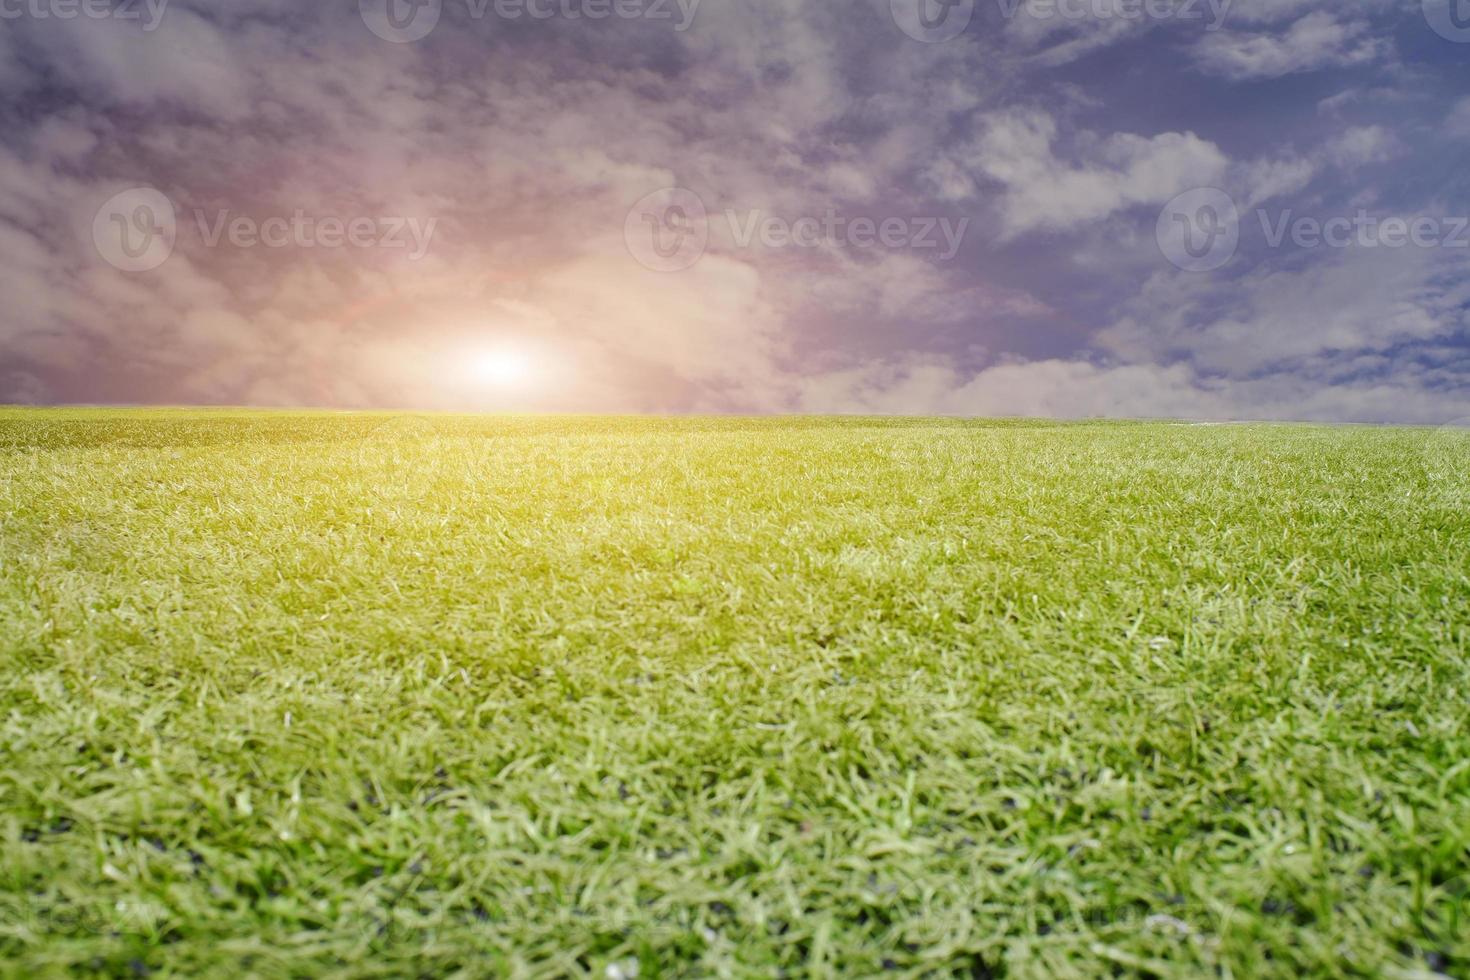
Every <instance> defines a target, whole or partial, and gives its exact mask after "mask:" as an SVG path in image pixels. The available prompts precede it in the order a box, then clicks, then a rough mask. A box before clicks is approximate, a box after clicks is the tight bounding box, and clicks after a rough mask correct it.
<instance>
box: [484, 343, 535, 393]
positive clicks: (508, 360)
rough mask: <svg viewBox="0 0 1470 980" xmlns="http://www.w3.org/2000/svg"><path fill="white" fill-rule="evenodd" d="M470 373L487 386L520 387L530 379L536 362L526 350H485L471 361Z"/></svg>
mask: <svg viewBox="0 0 1470 980" xmlns="http://www.w3.org/2000/svg"><path fill="white" fill-rule="evenodd" d="M470 373H471V375H472V376H473V377H474V379H475V380H476V381H477V382H479V383H480V384H482V385H485V386H486V387H490V388H519V387H521V386H522V385H524V384H526V383H527V382H528V381H530V379H531V376H532V375H533V374H534V373H535V364H534V363H533V362H532V360H531V358H530V356H529V355H527V354H526V353H525V352H524V351H518V350H509V349H506V350H491V351H483V352H481V353H480V354H478V355H476V356H475V357H474V359H473V360H472V361H471V363H470Z"/></svg>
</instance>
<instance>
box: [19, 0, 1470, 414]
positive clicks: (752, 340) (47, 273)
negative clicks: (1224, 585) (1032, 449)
mask: <svg viewBox="0 0 1470 980" xmlns="http://www.w3.org/2000/svg"><path fill="white" fill-rule="evenodd" d="M389 3H391V4H393V9H392V10H390V9H388V7H387V4H389ZM419 4H420V5H418V6H414V5H411V4H408V3H406V2H405V0H362V2H361V3H359V2H356V0H333V2H329V3H314V4H302V3H298V2H290V0H231V2H229V3H224V2H222V0H215V2H203V0H172V2H164V0H152V2H151V3H148V2H145V0H138V2H137V3H136V4H131V3H130V4H123V5H119V4H117V3H112V2H102V0H95V2H90V3H87V4H84V3H83V2H82V0H0V92H3V93H4V94H3V95H0V113H3V118H0V124H3V128H0V257H3V262H0V295H3V296H4V297H5V298H6V303H5V305H4V308H3V309H0V402H25V403H65V402H109V403H111V402H128V403H168V404H185V403H187V404H244V405H280V406H293V405H316V406H328V407H341V408H428V409H492V410H501V409H525V410H549V411H667V412H798V411H801V412H860V413H866V412H873V413H900V414H929V413H942V414H951V415H1014V414H1020V415H1041V416H1059V417H1077V416H1096V415H1104V416H1137V417H1152V416H1167V417H1187V418H1282V419H1312V420H1331V421H1375V422H1396V421H1397V422H1418V423H1430V424H1442V423H1445V422H1448V421H1451V420H1455V419H1463V418H1465V417H1467V416H1470V387H1467V380H1470V361H1467V332H1466V327H1467V313H1466V311H1467V304H1470V230H1467V225H1470V219H1467V217H1466V216H1467V215H1470V176H1467V172H1466V170H1467V168H1466V167H1465V161H1466V157H1467V152H1466V151H1467V150H1470V71H1467V68H1470V2H1465V0H1423V2H1420V0H1330V2H1329V0H1234V2H1231V3H1227V2H1225V0H1198V2H1195V0H1176V2H1168V0H973V2H971V0H960V2H958V3H951V4H949V5H947V6H946V5H941V4H940V3H939V2H938V0H850V2H844V3H837V2H815V0H807V2H795V0H739V2H736V0H701V2H698V3H696V2H695V0H682V2H679V0H498V2H497V0H488V2H480V0H419ZM1455 4H1459V5H1460V6H1459V7H1456V6H1454V5H1455ZM921 5H922V6H921ZM390 13H391V14H393V15H394V16H392V17H389V16H388V15H389V14H390ZM921 14H922V15H923V16H922V19H921ZM925 24H928V25H930V26H929V27H925V26H924V25H925ZM507 358H510V359H513V360H516V361H517V362H518V363H524V364H525V365H526V366H527V370H526V371H525V372H524V376H523V377H517V378H516V383H515V384H509V383H507V381H508V375H507V373H506V372H505V371H489V372H487V371H483V370H481V371H476V370H473V369H472V368H473V366H474V365H475V364H477V363H481V362H484V361H486V360H487V359H488V360H490V361H492V362H497V363H499V364H501V365H502V366H503V365H504V364H505V363H506V361H507ZM492 382H493V383H492Z"/></svg>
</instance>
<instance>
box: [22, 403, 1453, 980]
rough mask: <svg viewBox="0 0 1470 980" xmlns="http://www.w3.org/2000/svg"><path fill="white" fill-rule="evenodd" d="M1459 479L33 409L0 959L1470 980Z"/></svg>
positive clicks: (704, 432)
mask: <svg viewBox="0 0 1470 980" xmlns="http://www.w3.org/2000/svg"><path fill="white" fill-rule="evenodd" d="M1467 452H1470V439H1460V438H1457V437H1456V436H1455V435H1453V434H1451V435H1440V436H1437V437H1435V436H1431V433H1430V431H1428V430H1425V431H1412V430H1383V429H1331V428H1315V427H1305V426H1302V427H1293V426H1222V427H1209V426H1188V425H1166V424H1079V425H1055V424H1029V423H987V422H954V421H880V420H856V419H855V420H843V421H837V420H820V419H808V420H787V421H782V420H769V421H740V420H688V421H669V420H632V419H627V420H616V419H494V418H408V417H389V416H329V415H289V414H243V413H224V412H219V413H204V412H127V413H124V412H107V411H85V412H83V411H73V412H37V411H20V410H15V411H0V563H3V564H0V851H3V853H0V963H3V964H4V967H3V968H0V969H3V970H5V971H6V972H7V973H9V974H13V975H27V976H41V975H46V974H48V973H55V974H62V973H75V972H85V971H88V970H91V971H100V972H104V973H108V974H116V975H123V976H136V975H148V974H152V975H168V974H179V975H201V974H206V975H208V974H229V975H232V976H241V977H243V976H263V977H277V976H279V977H285V976H301V975H314V974H335V975H344V976H424V975H436V976H437V975H444V974H451V973H455V972H459V973H460V974H462V975H465V976H480V975H516V976H520V975H526V976H531V975H535V976H563V975H574V976H575V975H592V976H595V977H611V978H618V977H622V978H629V977H633V976H634V975H637V976H640V977H643V978H648V977H655V976H676V975H710V976H735V977H743V976H775V975H786V976H808V975H810V976H828V975H847V976H872V975H892V976H905V975H909V976H919V975H950V974H958V975H961V976H968V977H1002V976H1004V977H1065V976H1097V975H1107V974H1109V973H1113V974H1120V975H1158V976H1197V975H1202V974H1214V975H1217V976H1226V977H1253V976H1282V977H1290V976H1300V975H1314V976H1401V977H1412V976H1432V975H1434V974H1436V973H1444V974H1447V975H1451V976H1466V975H1470V728H1467V715H1470V673H1467V653H1470V511H1467V504H1470V465H1467V459H1470V457H1467Z"/></svg>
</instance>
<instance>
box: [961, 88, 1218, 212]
mask: <svg viewBox="0 0 1470 980" xmlns="http://www.w3.org/2000/svg"><path fill="white" fill-rule="evenodd" d="M982 126H983V131H982V133H981V135H980V137H979V138H978V139H977V140H976V141H975V143H974V144H973V146H972V147H971V149H970V150H969V151H968V153H967V154H966V156H965V158H964V160H965V162H966V163H967V164H968V165H969V166H970V167H972V168H973V169H974V170H975V171H977V172H979V173H982V174H984V175H985V176H987V177H989V178H990V179H991V180H994V181H996V182H998V183H1000V184H1001V185H1003V186H1004V188H1005V195H1004V197H1003V199H1002V201H1001V215H1002V220H1003V222H1004V229H1003V230H1004V233H1005V235H1006V236H1007V237H1010V236H1015V235H1019V234H1022V233H1024V232H1027V231H1032V230H1037V229H1044V230H1058V229H1065V228H1070V227H1074V226H1077V225H1083V224H1086V223H1088V222H1092V221H1097V220H1100V219H1102V218H1106V217H1108V216H1109V215H1111V214H1114V213H1116V212H1118V211H1121V210H1123V209H1124V208H1128V207H1131V206H1134V205H1138V204H1160V203H1163V202H1165V201H1167V200H1169V199H1170V198H1172V197H1174V196H1175V195H1176V194H1179V193H1180V192H1181V191H1184V190H1186V189H1187V188H1190V187H1199V186H1205V185H1209V184H1212V183H1215V182H1217V181H1218V180H1219V179H1220V178H1221V177H1222V176H1223V175H1224V173H1225V170H1226V167H1227V165H1228V163H1229V161H1228V160H1227V159H1226V157H1225V155H1224V154H1223V153H1221V152H1220V150H1219V148H1218V147H1216V146H1215V144H1213V143H1211V142H1209V141H1208V140H1204V139H1201V138H1200V137H1198V136H1196V135H1195V134H1194V133H1163V134H1160V135H1158V136H1153V137H1144V136H1136V135H1133V134H1129V133H1119V134H1115V135H1113V136H1109V137H1107V138H1105V139H1103V140H1101V141H1100V142H1097V143H1095V145H1093V146H1092V147H1090V149H1089V152H1088V154H1087V158H1086V159H1084V160H1083V161H1082V162H1081V163H1078V164H1071V163H1068V162H1067V161H1065V160H1062V159H1060V158H1059V157H1058V156H1057V155H1056V153H1055V151H1054V149H1053V143H1054V141H1055V140H1056V138H1057V125H1056V122H1055V120H1053V119H1052V117H1051V116H1049V115H1047V114H1045V113H1041V112H1024V111H1022V112H1005V113H995V114H991V115H989V116H987V117H985V119H984V120H982Z"/></svg>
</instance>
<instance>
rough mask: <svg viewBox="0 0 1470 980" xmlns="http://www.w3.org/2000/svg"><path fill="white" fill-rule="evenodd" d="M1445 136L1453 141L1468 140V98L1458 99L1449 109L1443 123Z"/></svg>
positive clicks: (1469, 127)
mask: <svg viewBox="0 0 1470 980" xmlns="http://www.w3.org/2000/svg"><path fill="white" fill-rule="evenodd" d="M1444 131H1445V134H1446V135H1448V136H1451V137H1453V138H1455V139H1460V140H1470V96H1466V97H1465V98H1463V99H1460V100H1459V101H1458V102H1456V103H1455V104H1454V105H1452V106H1451V107H1450V113H1449V115H1448V116H1447V117H1446V118H1445V121H1444Z"/></svg>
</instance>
